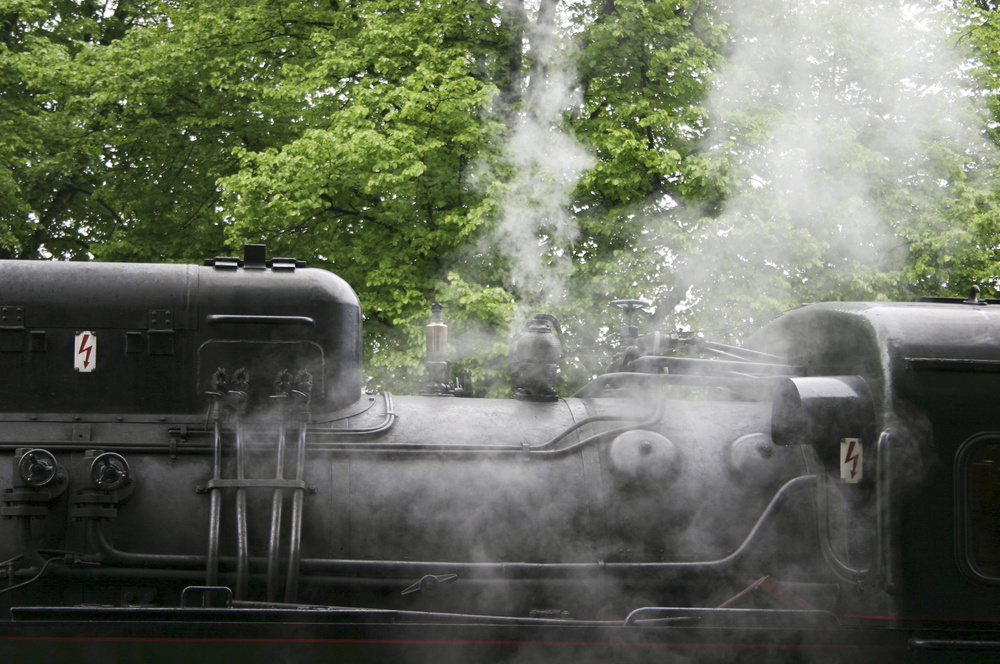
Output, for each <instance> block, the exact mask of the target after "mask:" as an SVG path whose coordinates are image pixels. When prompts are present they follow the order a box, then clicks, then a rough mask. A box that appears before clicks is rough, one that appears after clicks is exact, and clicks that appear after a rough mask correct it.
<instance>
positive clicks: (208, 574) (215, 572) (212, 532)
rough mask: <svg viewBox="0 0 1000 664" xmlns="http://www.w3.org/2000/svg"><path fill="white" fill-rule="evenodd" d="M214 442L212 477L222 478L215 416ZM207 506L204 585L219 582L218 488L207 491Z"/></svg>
mask: <svg viewBox="0 0 1000 664" xmlns="http://www.w3.org/2000/svg"><path fill="white" fill-rule="evenodd" d="M214 426H215V431H214V438H215V442H214V445H213V458H212V479H216V480H219V479H222V423H221V422H219V418H218V415H216V417H215V422H214ZM209 497H210V502H209V507H208V564H207V565H206V569H205V585H206V586H216V585H218V584H219V517H220V513H221V510H222V495H221V494H220V493H219V489H211V490H210V491H209Z"/></svg>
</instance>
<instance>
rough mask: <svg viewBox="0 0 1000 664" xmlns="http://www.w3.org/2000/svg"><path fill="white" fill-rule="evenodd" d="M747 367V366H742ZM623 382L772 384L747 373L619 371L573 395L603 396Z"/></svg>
mask: <svg viewBox="0 0 1000 664" xmlns="http://www.w3.org/2000/svg"><path fill="white" fill-rule="evenodd" d="M742 368H743V369H746V368H747V367H746V366H743V367H742ZM621 383H633V384H634V383H663V384H665V385H679V386H682V387H726V388H734V389H736V388H745V389H752V390H760V389H761V387H769V386H770V384H771V383H770V377H766V378H764V377H760V378H758V377H755V376H745V375H731V376H698V375H692V374H644V373H632V372H628V371H619V372H615V373H608V374H603V375H601V376H598V377H597V378H595V379H594V380H592V381H590V382H589V383H587V384H586V385H584V386H583V387H581V388H580V389H579V390H577V391H576V392H575V393H574V394H573V395H572V396H573V397H576V398H579V399H587V398H593V397H598V396H601V392H602V391H603V390H604V389H605V388H607V387H614V386H617V385H618V384H621Z"/></svg>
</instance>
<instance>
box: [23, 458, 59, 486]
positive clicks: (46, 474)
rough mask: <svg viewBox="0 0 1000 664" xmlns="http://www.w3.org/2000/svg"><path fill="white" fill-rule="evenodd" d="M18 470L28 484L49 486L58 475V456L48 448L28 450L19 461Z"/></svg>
mask: <svg viewBox="0 0 1000 664" xmlns="http://www.w3.org/2000/svg"><path fill="white" fill-rule="evenodd" d="M17 471H18V473H19V474H20V475H21V480H22V481H23V482H24V483H25V484H27V485H28V486H33V487H43V486H47V485H48V484H50V483H51V482H52V480H54V479H55V477H56V471H57V466H56V458H55V457H54V456H52V453H51V452H49V451H47V450H28V451H27V452H25V453H24V454H22V455H21V459H20V460H19V461H18V462H17Z"/></svg>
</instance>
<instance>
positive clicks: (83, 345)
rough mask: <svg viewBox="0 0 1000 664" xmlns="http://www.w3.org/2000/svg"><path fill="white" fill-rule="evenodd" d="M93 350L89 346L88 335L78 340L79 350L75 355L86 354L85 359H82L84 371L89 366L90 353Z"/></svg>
mask: <svg viewBox="0 0 1000 664" xmlns="http://www.w3.org/2000/svg"><path fill="white" fill-rule="evenodd" d="M92 350H94V347H93V346H92V345H91V344H90V335H89V334H85V335H83V338H82V339H80V350H78V351H76V354H77V355H81V354H83V353H86V354H87V357H85V358H83V368H84V369H86V368H87V367H89V366H90V352H91V351H92Z"/></svg>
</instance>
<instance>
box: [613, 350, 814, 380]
mask: <svg viewBox="0 0 1000 664" xmlns="http://www.w3.org/2000/svg"><path fill="white" fill-rule="evenodd" d="M630 365H631V366H632V367H634V368H635V369H636V370H637V371H644V370H652V369H660V368H662V367H667V368H669V369H671V370H673V369H674V368H677V369H686V370H693V371H694V372H695V374H694V375H704V374H708V375H719V374H725V373H730V372H733V373H755V374H766V375H768V376H800V375H802V373H803V369H802V367H796V366H792V365H788V364H773V363H766V362H752V361H749V360H746V361H735V362H733V361H726V360H701V359H698V358H694V357H665V356H663V355H644V356H642V357H637V358H636V359H634V360H632V362H631V363H630ZM706 369H707V371H704V374H700V372H701V371H702V370H706Z"/></svg>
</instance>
